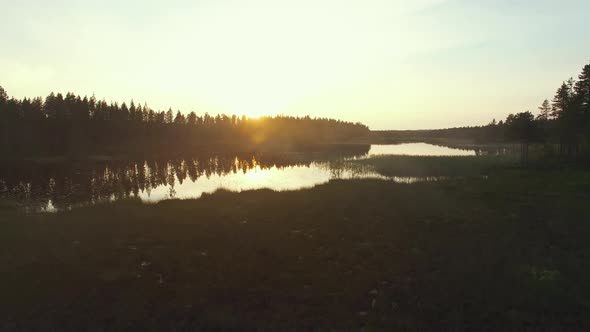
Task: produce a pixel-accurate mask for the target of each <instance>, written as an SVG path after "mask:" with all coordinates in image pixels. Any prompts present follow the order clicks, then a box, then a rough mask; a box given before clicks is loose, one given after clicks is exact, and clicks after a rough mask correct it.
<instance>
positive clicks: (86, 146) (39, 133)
mask: <svg viewBox="0 0 590 332" xmlns="http://www.w3.org/2000/svg"><path fill="white" fill-rule="evenodd" d="M368 133H369V128H368V127H367V126H365V125H363V124H361V123H350V122H344V121H339V120H334V119H326V118H311V117H309V116H306V117H292V116H273V117H270V116H268V117H261V118H247V117H246V116H236V115H231V116H228V115H225V114H221V115H215V116H212V115H209V114H208V113H205V114H204V115H202V116H200V115H197V114H196V113H195V112H190V113H188V114H187V115H185V114H183V113H182V112H180V111H176V112H174V111H173V110H172V109H171V108H170V109H168V111H165V112H164V111H154V110H153V109H151V108H150V107H148V106H147V104H144V105H143V106H142V105H140V104H135V102H133V101H131V102H130V103H129V105H127V103H122V104H118V103H117V102H110V103H107V102H106V101H105V100H104V99H103V100H97V99H96V97H95V96H91V97H87V96H84V97H81V96H78V95H75V94H73V93H67V94H66V95H65V96H64V95H62V94H61V93H57V94H55V93H51V94H50V95H49V96H47V97H46V98H45V100H43V99H42V98H41V97H36V98H32V99H31V98H26V97H25V98H23V99H15V98H9V97H8V94H7V92H6V91H5V90H4V89H3V88H2V87H0V153H2V154H3V156H5V157H6V156H16V157H19V156H39V155H41V156H64V155H91V154H126V153H164V152H166V153H170V152H186V151H192V150H195V149H199V148H204V147H205V146H212V145H216V144H219V145H220V146H223V149H228V148H229V147H231V146H240V147H244V146H246V147H250V148H252V147H254V148H261V147H265V148H272V147H280V148H281V149H282V150H288V149H292V148H299V147H301V146H307V145H311V144H324V143H336V142H342V141H347V140H351V139H354V138H356V137H363V136H366V135H367V134H368Z"/></svg>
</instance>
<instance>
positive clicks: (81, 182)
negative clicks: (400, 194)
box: [0, 145, 369, 211]
mask: <svg viewBox="0 0 590 332" xmlns="http://www.w3.org/2000/svg"><path fill="white" fill-rule="evenodd" d="M368 151H369V146H368V145H366V146H365V145H362V146H354V147H347V148H346V149H342V150H337V151H328V152H326V151H324V152H307V153H238V154H235V153H233V154H230V153H227V154H204V155H199V156H191V157H178V158H165V159H135V160H109V161H93V162H59V163H34V162H29V163H3V164H0V199H10V200H14V201H16V202H17V203H18V204H20V205H22V206H23V207H25V208H26V209H27V210H32V211H38V210H44V209H46V208H47V207H50V208H54V209H57V210H62V209H69V208H71V207H74V206H78V205H84V204H93V203H97V202H103V201H112V200H121V199H126V198H134V197H141V198H145V197H152V194H153V192H154V191H162V190H165V197H162V198H170V197H172V198H173V197H176V196H177V194H178V191H179V190H180V188H181V187H183V184H185V182H186V181H190V182H191V183H194V184H195V185H198V184H199V183H200V182H198V181H199V180H203V179H205V180H207V179H210V178H215V179H222V178H223V179H225V178H230V177H231V179H232V181H234V182H232V183H231V184H230V185H228V184H227V181H225V182H224V183H222V181H218V182H219V183H220V187H224V188H226V189H230V190H232V189H237V190H241V189H244V188H246V189H247V188H249V187H248V185H246V187H244V183H241V184H240V181H242V182H246V178H245V175H246V174H251V175H252V174H258V176H260V175H261V174H264V173H261V172H271V171H272V172H275V173H277V172H278V171H282V170H291V171H292V168H305V169H309V171H312V172H313V171H323V172H325V171H328V172H329V174H330V176H329V177H330V178H341V177H342V176H343V172H345V171H346V169H345V163H344V162H343V160H345V159H347V158H356V157H360V156H363V155H366V154H367V152H368ZM348 172H349V173H348V174H349V176H350V177H358V176H360V174H361V173H362V170H358V169H355V170H348ZM279 173H280V172H279ZM285 174H293V172H291V173H289V172H286V173H285ZM279 175H281V174H279ZM285 176H288V175H285ZM306 176H307V175H306ZM259 180H261V181H262V180H264V179H259ZM279 180H280V176H279ZM283 180H286V179H283ZM290 180H291V184H290V185H291V187H288V188H289V189H297V183H294V182H293V179H290ZM247 181H249V182H250V185H251V183H252V182H253V181H254V182H255V181H257V179H254V178H252V176H249V178H248V179H247ZM234 183H235V188H232V187H233V186H234ZM309 183H310V182H309V181H307V182H305V181H302V183H301V184H300V185H301V187H305V186H309ZM210 185H211V184H209V186H210ZM213 185H216V184H213ZM228 186H229V188H227V187H228ZM269 187H270V189H275V188H273V187H274V186H273V184H272V183H270V185H269ZM210 189H213V190H215V189H218V188H210ZM278 189H279V190H280V189H281V186H278ZM189 190H194V188H189ZM213 190H211V191H213ZM185 191H186V190H185ZM197 191H198V190H197ZM197 191H195V194H194V196H195V197H198V196H200V193H199V192H197ZM201 191H202V190H201ZM183 195H184V196H183V197H187V194H183ZM188 196H190V193H189V194H188ZM158 197H159V196H157V197H155V198H154V200H157V199H159V198H158Z"/></svg>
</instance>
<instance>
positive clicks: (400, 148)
mask: <svg viewBox="0 0 590 332" xmlns="http://www.w3.org/2000/svg"><path fill="white" fill-rule="evenodd" d="M388 154H396V155H408V156H475V155H476V151H475V150H473V149H459V148H451V147H448V146H441V145H433V144H427V143H405V144H387V145H371V149H370V150H369V156H375V155H388Z"/></svg>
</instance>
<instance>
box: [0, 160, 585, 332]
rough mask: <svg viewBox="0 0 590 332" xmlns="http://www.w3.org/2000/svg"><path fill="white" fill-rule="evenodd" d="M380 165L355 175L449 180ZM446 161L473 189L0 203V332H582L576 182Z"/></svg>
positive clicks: (451, 185) (561, 175)
mask: <svg viewBox="0 0 590 332" xmlns="http://www.w3.org/2000/svg"><path fill="white" fill-rule="evenodd" d="M395 158H396V157H389V158H388V157H381V158H374V159H371V160H368V161H366V160H365V161H361V163H366V164H370V165H373V166H375V168H376V169H377V170H378V171H379V172H380V173H382V174H390V175H400V174H399V173H400V170H401V169H405V170H409V169H422V170H420V171H416V172H420V173H419V174H418V173H416V174H413V175H420V174H426V173H429V171H426V170H432V169H438V170H440V169H441V167H448V168H445V169H444V170H445V172H443V171H442V170H441V171H440V172H441V173H449V172H456V173H457V174H458V173H461V172H459V171H458V170H457V168H456V167H467V166H465V165H467V164H463V163H458V162H457V160H461V159H449V160H451V161H443V160H442V159H438V162H437V161H436V159H432V160H431V159H420V158H417V159H416V158H414V160H413V161H411V160H406V161H405V162H407V163H410V164H408V165H406V166H405V167H403V168H402V167H399V168H398V169H396V167H398V166H396V165H399V160H400V159H399V158H397V161H396V159H395ZM467 158H468V157H467ZM410 159H411V158H410ZM463 161H467V163H471V164H470V165H472V166H470V167H468V169H469V170H476V169H477V170H483V171H482V172H469V173H468V174H467V175H478V174H480V173H485V174H486V175H487V177H485V178H483V177H481V176H464V177H461V178H458V179H454V180H448V181H440V182H432V183H416V184H396V183H392V182H388V181H380V180H350V181H331V182H330V183H328V184H325V185H321V186H318V187H315V188H313V189H309V190H303V191H295V192H280V193H276V192H271V191H268V190H259V191H250V192H243V193H239V194H238V193H229V192H217V193H215V194H212V195H206V196H204V197H202V198H201V199H199V200H185V201H179V200H171V201H164V202H161V203H158V204H152V205H149V204H142V203H141V202H138V201H125V202H117V203H113V204H106V205H99V206H94V207H87V208H80V209H75V210H72V211H66V212H60V213H57V214H40V215H24V214H22V213H20V212H19V211H18V210H16V209H14V208H13V206H12V205H11V204H10V203H9V202H3V203H2V204H1V205H0V219H1V221H0V275H1V276H2V277H1V279H0V280H1V281H2V282H1V283H0V294H1V296H0V330H2V331H13V330H14V331H22V330H27V331H30V330H48V329H49V330H56V331H102V330H109V331H111V330H121V331H126V330H133V329H140V330H153V331H163V330H187V331H189V330H190V331H192V330H198V329H203V330H210V329H217V330H226V329H238V328H240V329H249V330H253V329H256V330H311V329H315V330H322V331H325V330H359V329H363V328H364V329H366V330H392V329H411V330H414V329H416V330H417V329H428V330H466V329H474V330H486V329H489V330H569V331H571V330H588V329H589V328H590V318H589V317H588V315H587V314H588V312H590V284H588V282H587V280H588V279H590V259H589V258H590V241H588V239H590V210H589V209H588V208H587V205H586V204H587V202H588V201H589V199H590V172H588V171H584V170H579V169H576V168H571V169H567V170H563V169H560V170H553V169H545V170H535V169H526V170H524V169H519V168H517V167H515V166H510V165H507V164H504V165H503V166H501V165H492V166H493V167H492V166H490V164H489V163H484V164H481V165H480V164H479V163H480V162H481V161H476V159H463ZM412 163H414V164H412ZM415 163H418V164H421V165H423V166H422V168H416V167H415V165H417V164H415ZM412 165H413V166H412ZM440 165H447V166H440ZM449 165H450V166H449ZM453 165H454V167H453ZM473 165H477V166H473ZM410 166H411V167H410ZM463 171H465V170H463ZM463 171H462V172H463ZM407 172H410V171H407ZM410 173H411V172H410ZM408 174H409V173H408ZM452 174H455V173H452Z"/></svg>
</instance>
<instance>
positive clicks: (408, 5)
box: [0, 0, 590, 129]
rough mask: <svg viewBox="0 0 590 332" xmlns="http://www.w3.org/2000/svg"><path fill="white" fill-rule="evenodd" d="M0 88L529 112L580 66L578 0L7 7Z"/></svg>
mask: <svg viewBox="0 0 590 332" xmlns="http://www.w3.org/2000/svg"><path fill="white" fill-rule="evenodd" d="M2 12H3V13H2V20H0V31H3V41H2V46H1V52H0V85H2V86H3V87H4V88H5V89H6V90H7V91H8V93H9V95H13V96H15V97H19V98H21V97H23V96H30V97H32V96H46V95H47V94H49V93H50V92H51V91H56V92H58V91H59V92H67V91H73V92H75V93H77V94H81V95H84V94H87V95H92V94H93V93H94V94H95V95H96V96H97V97H98V98H105V99H106V100H107V101H110V100H113V101H118V102H122V101H129V100H130V99H131V98H133V99H134V100H135V101H136V102H141V103H143V102H144V101H145V102H147V103H148V105H150V106H151V107H152V108H156V109H168V107H172V108H173V109H175V110H176V109H180V110H181V111H183V112H189V111H196V112H197V113H204V112H209V113H214V114H215V113H226V114H246V115H249V116H258V115H274V114H288V115H308V114H309V115H312V116H318V117H334V118H339V119H344V120H349V121H360V122H363V123H365V124H367V125H369V126H370V127H371V128H372V129H416V128H439V127H451V126H463V125H477V124H485V123H487V122H489V121H490V120H491V119H492V118H496V119H502V118H505V117H506V115H507V114H508V113H513V112H519V111H524V110H534V111H536V107H537V106H538V105H540V104H541V102H542V100H543V99H545V98H549V99H551V97H552V96H553V93H554V91H555V90H556V88H557V87H558V86H559V84H560V83H561V81H562V80H564V79H567V78H569V77H570V76H576V75H577V74H578V72H579V71H580V69H581V68H582V66H583V65H584V64H586V63H588V60H589V59H590V43H588V42H587V26H586V25H587V22H589V21H590V1H586V0H565V1H548V0H536V1H533V0H522V1H509V0H498V1H480V0H417V1H401V0H388V1H385V0H367V1H347V0H339V1H336V0H315V1H311V0H298V1H277V0H251V1H245V0H244V1H232V0H215V1H174V0H172V1H118V0H117V1H115V0H104V1H100V2H99V1H74V0H56V1H26V2H25V1H19V2H17V1H11V2H6V3H3V4H2Z"/></svg>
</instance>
